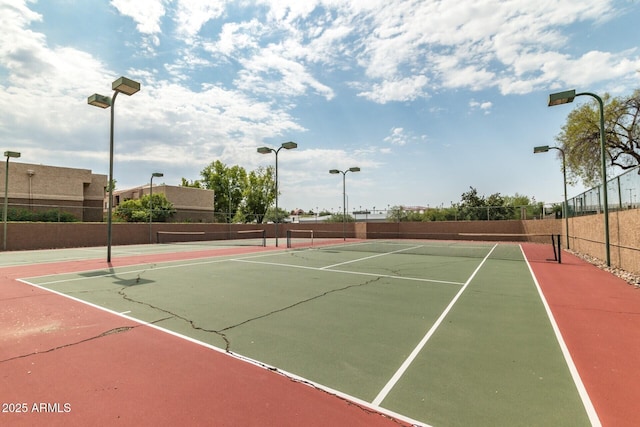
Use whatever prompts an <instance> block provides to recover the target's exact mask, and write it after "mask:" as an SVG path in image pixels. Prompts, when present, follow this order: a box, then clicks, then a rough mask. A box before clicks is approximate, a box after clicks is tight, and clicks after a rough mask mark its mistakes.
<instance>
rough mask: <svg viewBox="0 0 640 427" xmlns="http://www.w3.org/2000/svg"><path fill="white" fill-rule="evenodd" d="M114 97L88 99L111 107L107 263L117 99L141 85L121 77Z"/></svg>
mask: <svg viewBox="0 0 640 427" xmlns="http://www.w3.org/2000/svg"><path fill="white" fill-rule="evenodd" d="M111 89H112V90H113V96H111V97H108V96H104V95H100V94H98V93H94V94H93V95H91V96H90V97H89V98H88V99H87V103H88V104H89V105H93V106H95V107H100V108H108V107H111V126H110V131H109V182H108V184H107V185H108V186H109V204H108V208H107V262H111V222H112V221H111V212H112V210H113V121H114V111H115V105H116V97H117V96H118V94H119V93H124V94H125V95H127V96H130V95H133V94H134V93H136V92H138V91H139V90H140V83H138V82H136V81H133V80H130V79H128V78H126V77H120V78H119V79H118V80H116V81H114V82H113V83H112V84H111Z"/></svg>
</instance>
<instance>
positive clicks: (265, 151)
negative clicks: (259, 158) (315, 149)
mask: <svg viewBox="0 0 640 427" xmlns="http://www.w3.org/2000/svg"><path fill="white" fill-rule="evenodd" d="M297 147H298V144H296V143H295V142H291V141H289V142H283V143H282V145H280V147H279V148H278V149H277V150H276V149H275V148H269V147H260V148H258V153H260V154H269V153H276V217H275V220H276V247H278V223H279V222H280V219H279V218H278V214H279V213H278V153H279V152H280V150H282V149H283V148H284V149H285V150H292V149H294V148H297Z"/></svg>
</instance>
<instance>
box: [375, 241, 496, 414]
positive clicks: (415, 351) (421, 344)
mask: <svg viewBox="0 0 640 427" xmlns="http://www.w3.org/2000/svg"><path fill="white" fill-rule="evenodd" d="M497 246H498V244H495V245H494V246H493V247H492V248H491V250H490V251H489V253H488V254H487V256H485V257H484V259H483V260H482V262H481V263H480V265H478V267H477V268H476V269H475V271H474V272H473V273H472V274H471V276H470V277H469V278H468V279H467V281H466V282H465V284H464V285H463V286H462V288H461V289H460V290H459V291H458V293H457V294H456V296H455V297H453V299H452V300H451V302H450V303H449V305H448V306H447V308H445V310H444V311H443V312H442V314H441V315H440V317H439V318H438V320H436V322H435V323H434V324H433V326H431V329H429V331H428V332H427V334H426V335H425V336H424V337H423V338H422V340H421V341H420V342H419V343H418V345H417V346H416V348H414V349H413V351H412V352H411V354H410V355H409V357H407V359H406V360H405V361H404V362H403V363H402V365H400V368H399V369H398V370H397V371H396V373H395V374H393V376H392V377H391V379H390V380H389V381H388V382H387V384H386V385H385V386H384V387H383V388H382V390H380V393H378V395H377V396H376V398H375V399H373V401H372V402H371V404H372V405H373V406H380V403H382V401H383V400H384V399H385V398H386V397H387V395H388V394H389V392H390V391H391V389H392V388H393V387H394V386H395V385H396V383H397V382H398V381H399V380H400V378H401V377H402V376H403V375H404V373H405V372H406V371H407V369H408V368H409V366H410V365H411V364H412V363H413V361H414V360H415V358H416V357H418V354H419V353H420V351H422V349H423V348H424V346H425V345H426V344H427V342H428V341H429V340H430V339H431V337H432V336H433V334H434V333H435V332H436V330H437V329H438V327H440V324H441V323H442V322H443V321H444V319H445V317H447V315H448V314H449V312H450V311H451V309H452V308H453V306H454V305H455V303H456V302H457V301H458V299H459V298H460V296H461V295H462V293H463V292H464V291H465V289H467V287H468V286H469V284H470V283H471V280H473V278H474V277H475V275H476V274H477V273H478V271H480V269H481V268H482V266H483V265H484V263H485V261H486V260H487V259H488V258H489V256H490V255H491V253H492V252H493V250H494V249H495V248H496V247H497Z"/></svg>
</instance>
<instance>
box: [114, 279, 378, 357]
mask: <svg viewBox="0 0 640 427" xmlns="http://www.w3.org/2000/svg"><path fill="white" fill-rule="evenodd" d="M381 278H382V277H376V278H374V279H370V280H367V281H366V282H363V283H358V284H355V285H349V286H344V287H342V288H337V289H331V290H329V291H326V292H323V293H321V294H318V295H315V296H313V297H310V298H306V299H304V300H301V301H298V302H295V303H293V304H290V305H288V306H286V307H282V308H279V309H277V310H273V311H270V312H268V313H265V314H261V315H259V316H256V317H252V318H250V319H247V320H243V321H242V322H239V323H236V324H235V325H230V326H227V327H225V328H222V329H207V328H205V327H202V326H198V325H197V324H196V322H195V321H193V320H191V319H188V318H186V317H184V316H181V315H179V314H176V313H174V312H172V311H171V310H167V309H165V308H162V307H158V306H155V305H153V304H150V303H148V302H145V301H138V300H136V299H134V298H131V297H130V296H128V295H127V294H126V293H125V291H124V290H125V288H122V289H120V290H119V291H118V294H119V295H120V296H121V297H122V298H123V299H125V300H127V301H129V302H132V303H135V304H140V305H144V306H147V307H149V308H152V309H154V310H159V311H162V312H163V313H167V314H169V315H170V316H172V317H174V318H176V319H179V320H182V321H184V322H187V323H188V324H189V325H191V327H192V328H193V329H195V330H198V331H202V332H208V333H212V334H216V335H218V336H219V337H220V338H222V339H223V340H224V342H225V351H226V352H228V353H231V341H230V339H229V337H228V336H227V335H226V334H225V332H226V331H229V330H231V329H234V328H237V327H239V326H242V325H246V324H247V323H250V322H253V321H255V320H259V319H264V318H265V317H269V316H271V315H274V314H277V313H281V312H283V311H285V310H289V309H291V308H293V307H296V306H299V305H302V304H305V303H308V302H310V301H313V300H316V299H318V298H322V297H324V296H327V295H329V294H332V293H335V292H342V291H345V290H347V289H351V288H357V287H361V286H367V285H370V284H371V283H375V282H377V281H379V280H380V279H381ZM167 319H169V318H166V319H162V320H167Z"/></svg>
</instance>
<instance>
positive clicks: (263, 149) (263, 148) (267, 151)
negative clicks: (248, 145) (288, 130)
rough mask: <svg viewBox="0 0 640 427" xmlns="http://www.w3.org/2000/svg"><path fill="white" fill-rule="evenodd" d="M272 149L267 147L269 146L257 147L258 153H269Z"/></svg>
mask: <svg viewBox="0 0 640 427" xmlns="http://www.w3.org/2000/svg"><path fill="white" fill-rule="evenodd" d="M272 151H273V149H272V148H269V147H260V148H258V153H260V154H269V153H271V152H272Z"/></svg>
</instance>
